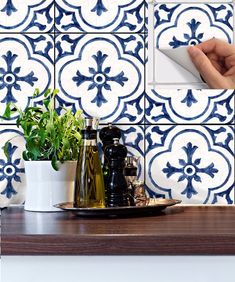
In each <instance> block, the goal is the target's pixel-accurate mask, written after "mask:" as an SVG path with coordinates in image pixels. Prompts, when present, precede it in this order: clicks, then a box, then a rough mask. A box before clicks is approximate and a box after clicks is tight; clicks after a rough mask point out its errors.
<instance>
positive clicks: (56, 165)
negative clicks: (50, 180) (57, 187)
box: [51, 155, 59, 171]
mask: <svg viewBox="0 0 235 282" xmlns="http://www.w3.org/2000/svg"><path fill="white" fill-rule="evenodd" d="M51 165H52V167H53V168H54V170H56V171H58V170H59V167H58V164H57V158H56V156H55V155H54V156H53V157H52V160H51Z"/></svg>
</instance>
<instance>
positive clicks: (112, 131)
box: [99, 123, 121, 194]
mask: <svg viewBox="0 0 235 282" xmlns="http://www.w3.org/2000/svg"><path fill="white" fill-rule="evenodd" d="M99 137H100V140H101V141H102V144H103V146H102V149H103V152H104V151H105V148H106V147H107V146H109V145H112V144H113V139H114V138H117V139H118V140H119V139H120V138H121V130H120V129H119V128H118V127H117V126H114V125H112V124H111V123H109V124H108V126H106V127H103V128H101V130H100V133H99ZM108 174H109V169H108V160H107V158H106V157H105V156H104V162H103V175H104V185H105V194H107V192H106V186H107V179H108Z"/></svg>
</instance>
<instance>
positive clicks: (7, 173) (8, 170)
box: [0, 143, 25, 199]
mask: <svg viewBox="0 0 235 282" xmlns="http://www.w3.org/2000/svg"><path fill="white" fill-rule="evenodd" d="M17 148H18V147H17V146H12V144H11V143H8V146H7V153H8V156H9V157H8V159H7V161H5V160H3V159H0V181H4V180H7V186H6V188H5V189H4V190H3V191H2V192H1V195H6V197H7V198H8V199H10V198H11V197H12V196H14V195H16V194H17V192H16V190H15V189H14V187H13V184H12V182H13V181H16V182H21V178H20V176H19V175H18V174H21V173H25V169H24V168H19V167H18V166H19V164H20V159H15V160H13V155H14V153H15V151H16V149H17Z"/></svg>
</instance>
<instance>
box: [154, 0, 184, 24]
mask: <svg viewBox="0 0 235 282" xmlns="http://www.w3.org/2000/svg"><path fill="white" fill-rule="evenodd" d="M179 6H180V4H178V5H176V6H173V7H172V8H170V7H168V5H166V4H161V5H160V6H159V11H161V13H162V12H163V11H164V12H165V14H166V17H167V19H165V18H162V17H161V16H160V13H159V11H158V10H157V11H155V13H154V16H155V18H156V21H155V25H154V28H156V27H157V26H159V25H160V24H163V23H168V22H170V21H171V18H172V15H173V13H174V11H175V9H177V8H178V7H179Z"/></svg>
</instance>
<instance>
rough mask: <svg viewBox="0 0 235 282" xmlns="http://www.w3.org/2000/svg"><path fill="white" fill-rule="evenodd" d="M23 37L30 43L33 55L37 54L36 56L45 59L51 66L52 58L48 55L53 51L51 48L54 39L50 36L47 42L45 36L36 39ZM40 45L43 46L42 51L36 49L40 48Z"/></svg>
mask: <svg viewBox="0 0 235 282" xmlns="http://www.w3.org/2000/svg"><path fill="white" fill-rule="evenodd" d="M25 37H26V38H27V39H28V41H29V42H30V44H31V46H32V49H33V53H34V54H38V55H42V56H43V57H46V58H47V59H48V60H49V61H50V62H51V63H52V64H53V61H54V58H52V57H51V56H50V54H49V53H50V51H51V50H53V49H54V46H53V40H54V39H53V37H52V35H50V39H51V40H48V37H46V36H45V35H38V37H35V38H32V37H30V35H25ZM40 44H41V45H42V44H44V46H45V47H44V49H42V48H39V47H38V46H40Z"/></svg>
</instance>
